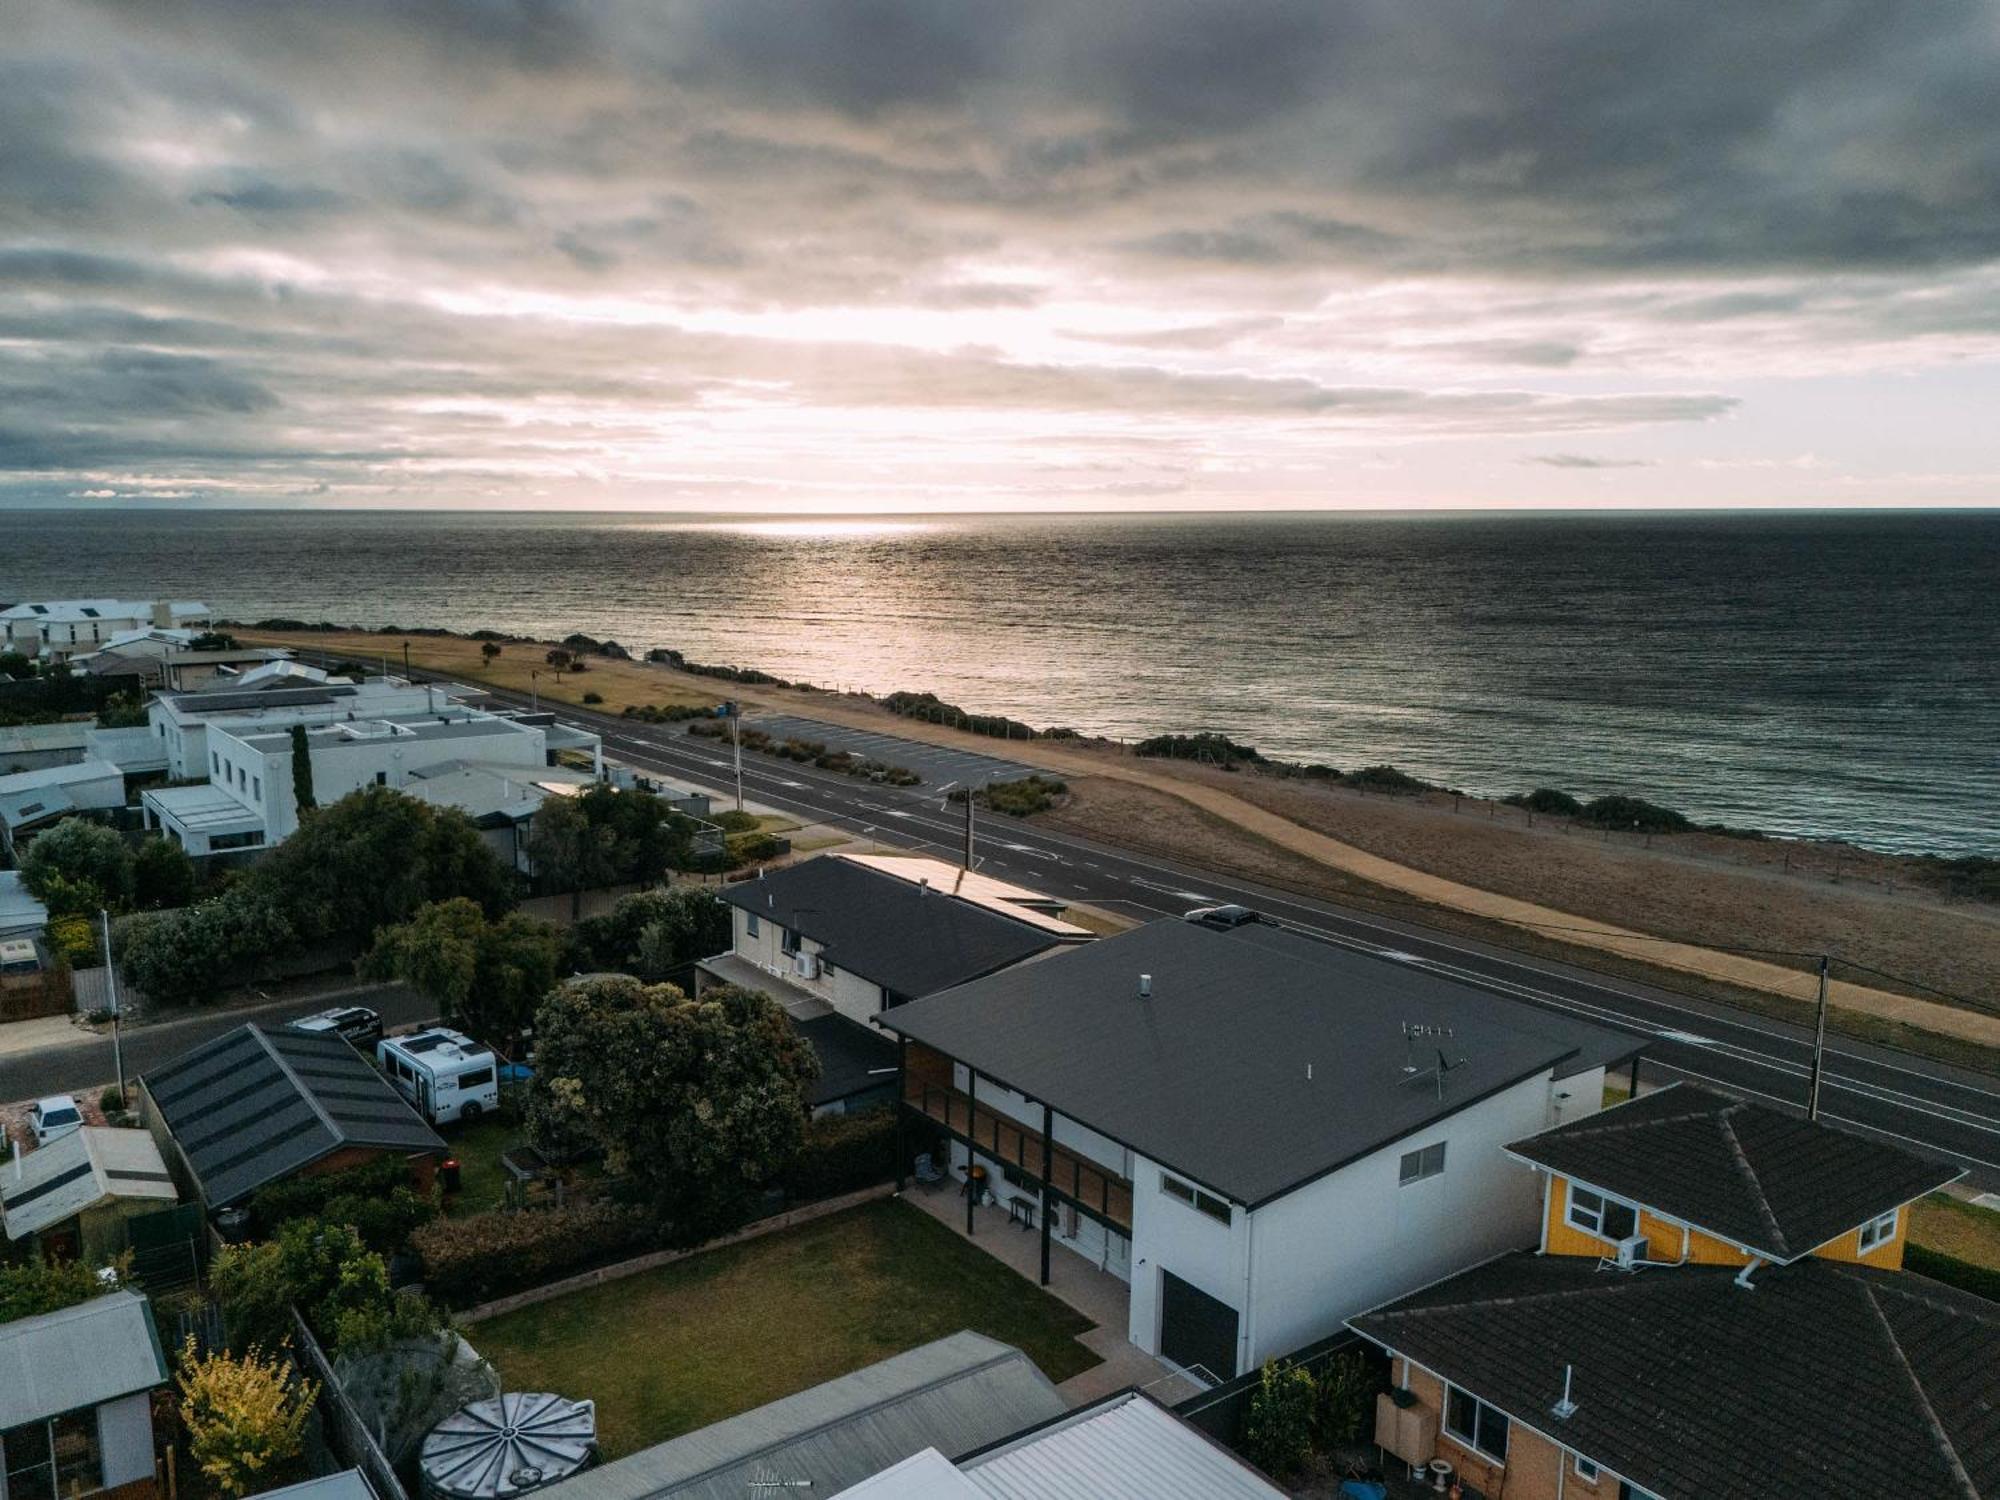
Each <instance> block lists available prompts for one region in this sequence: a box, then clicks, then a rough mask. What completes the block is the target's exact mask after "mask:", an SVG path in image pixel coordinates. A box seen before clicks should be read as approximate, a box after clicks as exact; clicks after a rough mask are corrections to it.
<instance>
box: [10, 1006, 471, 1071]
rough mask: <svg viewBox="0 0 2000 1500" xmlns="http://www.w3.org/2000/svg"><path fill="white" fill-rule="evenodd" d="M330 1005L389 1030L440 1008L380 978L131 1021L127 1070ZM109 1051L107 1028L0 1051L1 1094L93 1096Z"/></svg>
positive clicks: (111, 1065)
mask: <svg viewBox="0 0 2000 1500" xmlns="http://www.w3.org/2000/svg"><path fill="white" fill-rule="evenodd" d="M332 1005H366V1006H368V1007H370V1008H371V1009H373V1010H378V1011H380V1012H381V1013H382V1021H383V1024H384V1025H385V1026H388V1027H391V1028H394V1027H397V1026H403V1025H407V1024H409V1023H410V1022H413V1021H427V1020H429V1019H430V1018H431V1017H433V1016H435V1015H436V1014H437V1005H436V1003H435V1002H433V1001H429V1000H426V999H424V998H423V996H421V995H419V994H417V993H416V992H415V991H414V990H411V989H408V988H406V987H404V986H403V985H400V984H381V985H367V986H363V987H360V988H358V989H356V990H353V991H342V992H340V993H339V995H338V996H337V997H335V996H333V995H327V994H321V995H316V996H311V997H308V998H305V999H299V1000H280V1001H275V1002H273V1003H272V1004H270V1005H257V1006H250V1007H238V1008H236V1009H232V1010H218V1011H215V1012H213V1013H212V1014H207V1015H195V1016H188V1017H184V1018H180V1019H176V1020H172V1021H157V1022H154V1023H153V1024H151V1025H147V1026H130V1027H127V1028H126V1029H125V1034H124V1050H125V1076H126V1077H128V1078H136V1077H138V1076H139V1075H140V1074H141V1073H144V1072H145V1071H146V1070H147V1069H148V1068H156V1067H158V1066H159V1065H160V1064H162V1063H166V1062H171V1061H173V1059H175V1058H176V1057H179V1056H180V1055H181V1054H182V1053H183V1052H186V1051H187V1050H188V1049H189V1048H191V1047H197V1046H200V1045H201V1044H202V1043H203V1042H206V1041H209V1040H211V1039H212V1038H215V1037H218V1036H221V1035H222V1034H223V1033H224V1032H225V1031H231V1030H234V1029H235V1028H236V1027H238V1026H241V1025H242V1024H243V1023H244V1022H245V1021H259V1022H262V1023H264V1024H265V1025H281V1024H283V1023H284V1022H286V1021H295V1020H297V1019H298V1018H299V1017H300V1016H309V1015H311V1014H312V1013H313V1012H314V1011H317V1010H325V1009H327V1007H329V1006H332ZM79 1035H83V1033H79ZM113 1057H114V1053H113V1050H112V1045H111V1037H110V1035H109V1034H108V1033H107V1034H106V1035H104V1036H101V1037H92V1038H90V1039H88V1040H85V1041H77V1042H71V1043H66V1044H64V1045H62V1046H59V1047H43V1048H40V1049H39V1050H37V1051H34V1052H20V1053H10V1054H8V1055H6V1056H0V1099H39V1098H41V1097H42V1096H43V1095H45V1094H77V1095H84V1094H95V1093H97V1092H99V1091H100V1090H101V1089H103V1087H104V1086H105V1085H106V1084H108V1083H110V1082H111V1080H112V1079H114V1078H115V1077H117V1076H118V1068H117V1064H116V1063H115V1062H114V1061H113Z"/></svg>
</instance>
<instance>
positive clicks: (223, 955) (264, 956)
mask: <svg viewBox="0 0 2000 1500" xmlns="http://www.w3.org/2000/svg"><path fill="white" fill-rule="evenodd" d="M296 937H297V934H296V931H295V929H294V928H293V926H292V923H291V920H290V918H289V917H287V916H286V914H285V911H284V909H283V907H282V906H281V905H280V904H279V902H278V900H277V897H276V896H275V894H274V893H273V892H272V891H271V889H270V888H269V887H268V886H266V885H265V884H263V883H262V882H261V881H259V880H257V879H254V878H253V879H248V880H242V881H239V882H237V883H236V884H235V885H232V886H230V887H229V888H228V889H227V890H226V891H224V892H223V893H222V894H221V895H219V896H217V897H214V898H213V899H211V900H208V901H202V902H198V903H197V904H195V905H193V906H185V907H181V908H179V909H178V910H174V911H161V912H141V913H139V914H138V915H136V916H132V917H128V918H126V919H125V920H124V921H123V922H120V923H119V924H117V926H116V927H114V928H113V930H112V949H113V951H114V952H115V953H116V955H117V958H118V968H119V972H120V973H122V974H123V975H124V976H125V978H126V980H127V981H128V982H129V983H131V984H132V985H133V986H134V987H136V988H138V989H140V990H142V991H144V992H145V993H146V995H147V996H149V997H150V998H152V999H154V1000H158V1001H160V1002H162V1003H164V1004H168V1005H174V1004H185V1003H187V1002H190V1001H195V1000H205V999H207V998H209V997H210V995H212V994H213V992H214V991H215V990H217V989H219V988H220V987H221V986H222V985H223V984H224V983H225V982H226V981H227V980H228V979H229V977H230V976H231V975H232V974H241V975H242V976H243V977H246V978H247V977H250V976H251V975H254V974H255V973H256V972H258V970H259V969H260V968H261V966H262V965H263V964H264V963H265V962H267V961H268V960H270V959H272V958H274V957H276V956H277V955H278V954H280V953H282V952H283V951H284V950H285V949H287V948H288V947H290V946H291V945H292V943H293V942H294V941H295V940H296Z"/></svg>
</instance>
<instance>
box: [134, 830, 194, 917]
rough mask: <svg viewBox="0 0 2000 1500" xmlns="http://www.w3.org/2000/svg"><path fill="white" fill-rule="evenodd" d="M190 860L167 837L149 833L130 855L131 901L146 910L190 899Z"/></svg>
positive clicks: (192, 878)
mask: <svg viewBox="0 0 2000 1500" xmlns="http://www.w3.org/2000/svg"><path fill="white" fill-rule="evenodd" d="M194 888H195V872H194V861H193V860H192V859H190V858H189V857H188V852H187V850H185V849H183V848H182V847H181V846H180V845H179V844H176V843H174V842H173V841H172V840H171V839H163V838H161V837H160V836H159V835H158V834H151V835H148V837H147V838H146V839H145V840H144V841H143V842H142V843H141V844H140V845H139V851H138V853H136V854H134V855H133V856H132V902H133V904H134V905H135V906H139V907H143V908H145V909H146V910H148V911H159V910H161V909H162V908H165V907H173V906H186V905H187V904H188V903H189V902H190V901H192V900H194Z"/></svg>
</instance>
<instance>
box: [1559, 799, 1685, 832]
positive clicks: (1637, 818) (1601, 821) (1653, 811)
mask: <svg viewBox="0 0 2000 1500" xmlns="http://www.w3.org/2000/svg"><path fill="white" fill-rule="evenodd" d="M1577 821H1578V822H1579V823H1588V824H1590V825H1591V826H1592V827H1593V828H1621V829H1629V830H1631V831H1632V832H1635V833H1684V832H1686V831H1687V829H1689V828H1690V827H1692V826H1693V825H1692V824H1690V823H1689V822H1688V820H1687V819H1686V818H1684V817H1683V816H1681V814H1679V813H1677V812H1675V811H1674V810H1673V809H1672V808H1671V807H1661V806H1659V805H1658V804H1656V803H1652V802H1648V801H1646V800H1645V799H1644V798H1642V797H1599V798H1597V799H1596V800H1595V801H1592V802H1588V803H1585V804H1584V807H1583V810H1582V811H1581V812H1580V813H1578V814H1577Z"/></svg>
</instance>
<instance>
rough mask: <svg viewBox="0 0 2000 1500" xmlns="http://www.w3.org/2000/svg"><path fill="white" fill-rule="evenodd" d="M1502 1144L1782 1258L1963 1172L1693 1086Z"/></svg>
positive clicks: (1751, 1248) (1803, 1251) (1748, 1247)
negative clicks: (1509, 1144) (1510, 1144)
mask: <svg viewBox="0 0 2000 1500" xmlns="http://www.w3.org/2000/svg"><path fill="white" fill-rule="evenodd" d="M1508 1150H1510V1151H1512V1152H1513V1153H1514V1154H1515V1155H1516V1156H1519V1157H1523V1158H1525V1159H1526V1160H1528V1161H1531V1162H1534V1163H1536V1164H1537V1165H1539V1166H1543V1167H1547V1168H1548V1169H1549V1170H1550V1171H1552V1172H1558V1173H1560V1174H1561V1175H1563V1176H1565V1177H1574V1178H1576V1179H1577V1180H1578V1181H1580V1182H1583V1183H1584V1184H1586V1185H1587V1186H1590V1187H1594V1188H1600V1189H1602V1190H1603V1191H1605V1192H1608V1193H1614V1194H1616V1195H1617V1196H1619V1197H1621V1198H1629V1199H1631V1200H1632V1201H1633V1202H1635V1203H1639V1204H1641V1205H1643V1206H1645V1207H1647V1208H1652V1209H1657V1210H1659V1211H1660V1212H1661V1213H1663V1214H1665V1215H1667V1216H1668V1217H1669V1218H1673V1219H1679V1220H1681V1221H1682V1222H1683V1223H1687V1224H1692V1225H1693V1226H1694V1227H1695V1228H1697V1229H1701V1230H1706V1231H1707V1232H1708V1233H1710V1234H1713V1235H1716V1236H1718V1237H1720V1238H1722V1239H1725V1240H1728V1241H1729V1242H1730V1243H1732V1244H1735V1245H1740V1246H1742V1247H1743V1248H1744V1249H1745V1250H1749V1251H1752V1252H1754V1253H1755V1254H1758V1255H1761V1256H1764V1257H1766V1258H1767V1259H1770V1260H1780V1261H1784V1260H1792V1259H1794V1258H1795V1257H1797V1256H1801V1255H1805V1254H1808V1253H1810V1252H1811V1251H1813V1250H1815V1249H1817V1248H1818V1247H1819V1246H1821V1245H1824V1244H1825V1243H1826V1242H1827V1241H1828V1240H1831V1239H1834V1238H1835V1237H1837V1236H1839V1235H1842V1234H1845V1233H1847V1232H1848V1231H1849V1230H1851V1229H1854V1228H1856V1227H1857V1226H1859V1225H1861V1224H1865V1223H1867V1222H1868V1221H1869V1220H1870V1219H1872V1218H1875V1217H1876V1216H1877V1215H1879V1214H1884V1213H1887V1212H1888V1211H1889V1210H1890V1209H1892V1208H1896V1207H1898V1206H1899V1205H1901V1204H1904V1203H1908V1202H1909V1201H1910V1200H1911V1199H1913V1198H1921V1197H1922V1196H1923V1195H1924V1194H1925V1193H1928V1192H1930V1191H1932V1190H1933V1189H1935V1188H1940V1187H1943V1186H1944V1185H1945V1184H1946V1183H1947V1182H1953V1181H1956V1180H1957V1179H1958V1178H1960V1177H1963V1176H1964V1175H1965V1174H1964V1172H1963V1171H1962V1170H1960V1169H1959V1168H1957V1167H1952V1166H1945V1165H1942V1164H1940V1163H1938V1162H1934V1161H1926V1160H1925V1159H1924V1158H1923V1157H1920V1156H1912V1155H1911V1154H1910V1153H1909V1152H1907V1151H1901V1150H1898V1149H1897V1148H1896V1147H1894V1146H1886V1145H1883V1144H1882V1143H1881V1142H1879V1141H1871V1140H1866V1139H1863V1138H1862V1137H1861V1136H1858V1135H1850V1134H1848V1133H1847V1132H1846V1131H1844V1130H1835V1129H1834V1128H1833V1127H1832V1126H1830V1125H1821V1124H1817V1123H1815V1122H1813V1121H1811V1120H1808V1119H1806V1118H1805V1117H1804V1116H1802V1115H1795V1114H1787V1113H1785V1112H1784V1111H1782V1110H1776V1109H1770V1108H1767V1107H1766V1106H1764V1105H1761V1104H1746V1103H1744V1102H1743V1101H1742V1100H1740V1099H1732V1098H1730V1097H1729V1096H1728V1095H1726V1094H1718V1093H1714V1092H1712V1091H1711V1090H1708V1089H1704V1088H1699V1087H1697V1086H1695V1085H1694V1084H1689V1083H1679V1084H1675V1085H1674V1086H1672V1087H1671V1088H1665V1089H1662V1090H1660V1091H1659V1092H1658V1093H1656V1094H1644V1095H1641V1096H1640V1097H1639V1098H1637V1099H1634V1100H1631V1101H1630V1102H1628V1103H1625V1104H1621V1105H1619V1106H1618V1107H1617V1108H1615V1109H1607V1110H1605V1111H1604V1112H1603V1113H1602V1114H1597V1115H1587V1116H1585V1117H1584V1118H1583V1119H1580V1120H1572V1121H1571V1122H1570V1123H1569V1124H1567V1125H1558V1126H1556V1127H1555V1128H1554V1129H1553V1130H1545V1131H1543V1132H1542V1133H1541V1134H1540V1135H1534V1136H1530V1137H1529V1138H1528V1139H1527V1140H1525V1141H1517V1142H1515V1143H1514V1144H1513V1145H1512V1146H1510V1147H1508Z"/></svg>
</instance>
